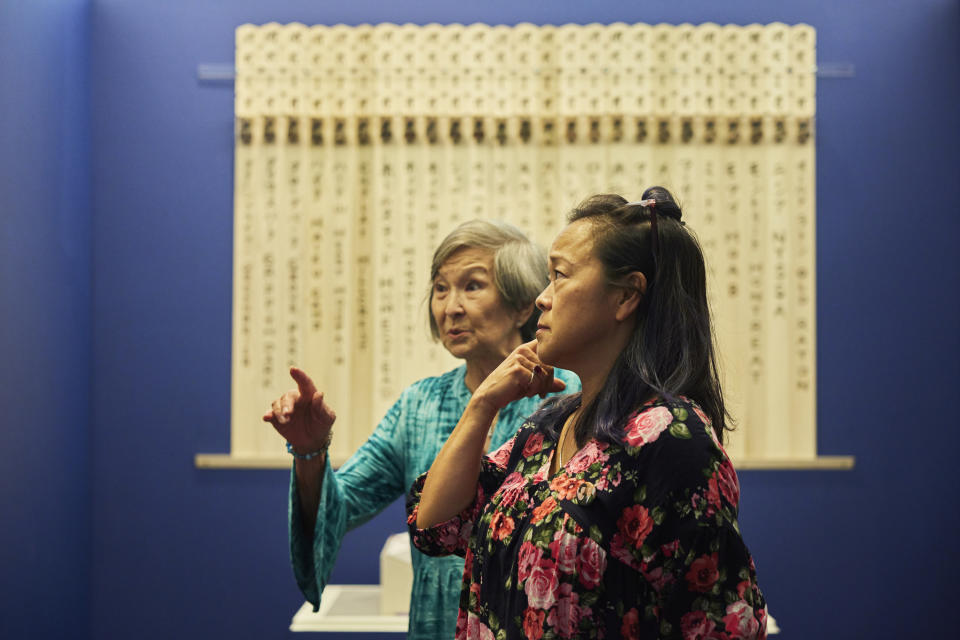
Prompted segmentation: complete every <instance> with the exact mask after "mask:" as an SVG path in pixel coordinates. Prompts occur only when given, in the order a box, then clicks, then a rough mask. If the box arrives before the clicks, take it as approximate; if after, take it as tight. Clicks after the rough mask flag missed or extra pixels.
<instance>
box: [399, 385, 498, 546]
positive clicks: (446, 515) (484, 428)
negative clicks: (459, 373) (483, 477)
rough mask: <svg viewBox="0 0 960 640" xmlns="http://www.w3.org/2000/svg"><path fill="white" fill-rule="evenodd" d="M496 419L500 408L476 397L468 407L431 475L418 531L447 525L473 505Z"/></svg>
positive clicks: (422, 496)
mask: <svg viewBox="0 0 960 640" xmlns="http://www.w3.org/2000/svg"><path fill="white" fill-rule="evenodd" d="M496 415H497V409H496V407H494V406H492V405H490V404H488V403H486V402H484V401H483V400H480V399H478V398H476V397H474V398H473V399H471V400H470V403H469V404H467V408H466V410H465V411H464V412H463V415H462V416H461V417H460V421H459V422H458V423H457V426H456V427H455V428H454V430H453V433H451V434H450V437H449V438H448V439H447V442H446V443H445V444H444V445H443V448H442V449H440V453H439V454H438V455H437V458H436V459H435V460H434V461H433V464H432V465H431V467H430V472H429V473H428V474H427V478H426V482H425V483H424V487H423V492H422V495H421V497H420V507H419V510H418V512H417V527H419V528H421V529H425V528H428V527H432V526H434V525H436V524H439V523H441V522H445V521H446V520H449V519H450V518H452V517H453V516H455V515H457V514H458V513H460V512H461V511H463V510H464V509H465V508H466V507H467V506H468V505H469V504H470V503H471V502H472V501H473V499H474V497H475V496H476V492H477V482H478V480H479V478H480V468H481V459H482V458H483V452H484V446H485V444H486V438H487V433H488V432H489V431H490V426H491V425H492V424H493V420H494V417H495V416H496Z"/></svg>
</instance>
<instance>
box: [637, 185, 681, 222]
mask: <svg viewBox="0 0 960 640" xmlns="http://www.w3.org/2000/svg"><path fill="white" fill-rule="evenodd" d="M643 199H644V200H655V201H656V203H657V204H656V205H655V206H656V209H657V215H660V216H666V217H667V218H673V219H674V220H676V221H677V222H679V223H680V224H683V221H682V220H681V218H682V217H683V212H682V211H681V210H680V205H678V204H677V201H676V200H675V199H674V197H673V194H672V193H670V192H669V191H668V190H667V189H665V188H663V187H650V188H649V189H647V190H646V191H644V192H643Z"/></svg>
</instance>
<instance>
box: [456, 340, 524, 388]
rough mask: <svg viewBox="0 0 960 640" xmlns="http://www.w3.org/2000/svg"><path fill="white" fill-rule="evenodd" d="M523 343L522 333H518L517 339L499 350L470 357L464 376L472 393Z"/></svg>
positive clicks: (464, 380) (465, 382)
mask: <svg viewBox="0 0 960 640" xmlns="http://www.w3.org/2000/svg"><path fill="white" fill-rule="evenodd" d="M521 344H522V340H521V339H520V334H519V333H518V334H517V336H516V340H513V341H511V342H510V343H508V344H505V345H503V346H502V347H501V348H500V350H499V351H495V352H491V353H488V354H485V355H484V356H480V357H476V358H468V359H467V373H466V375H465V376H464V378H463V382H464V384H466V385H467V389H469V390H470V393H473V392H474V391H476V390H477V387H479V386H480V383H481V382H483V381H484V380H486V379H487V376H488V375H490V373H491V372H492V371H493V370H494V369H496V368H497V367H499V366H500V363H501V362H503V360H504V358H506V357H507V356H508V355H510V352H511V351H513V350H514V349H516V348H517V347H519V346H520V345H521Z"/></svg>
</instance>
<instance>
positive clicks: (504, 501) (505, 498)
mask: <svg viewBox="0 0 960 640" xmlns="http://www.w3.org/2000/svg"><path fill="white" fill-rule="evenodd" d="M526 492H527V489H526V481H524V479H523V476H522V475H520V474H519V473H517V472H516V471H514V472H513V473H511V474H510V475H509V476H507V478H506V480H504V481H503V484H501V485H500V488H499V489H497V493H498V494H499V495H500V504H501V505H502V506H503V507H505V508H507V507H512V506H513V505H514V504H516V503H517V501H518V500H520V498H521V497H524V496H525V495H526Z"/></svg>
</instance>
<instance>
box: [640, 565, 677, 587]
mask: <svg viewBox="0 0 960 640" xmlns="http://www.w3.org/2000/svg"><path fill="white" fill-rule="evenodd" d="M640 572H641V573H642V574H643V577H644V578H646V580H647V582H649V583H650V586H651V587H653V590H654V591H656V592H657V593H660V592H662V591H663V590H664V588H665V587H667V586H668V585H670V584H671V583H672V582H673V575H671V574H670V573H664V571H663V567H656V568H654V569H650V568H649V567H648V566H647V565H646V564H643V565H641V567H640Z"/></svg>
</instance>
